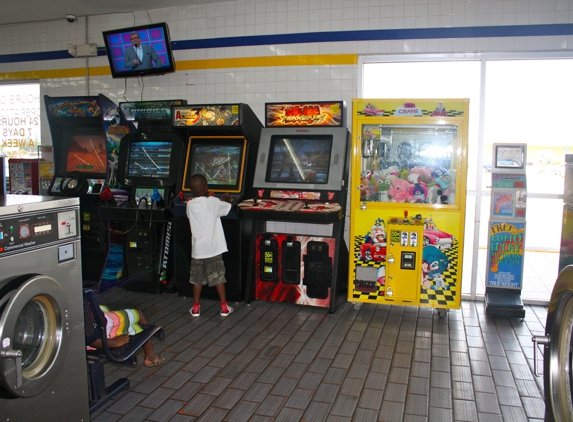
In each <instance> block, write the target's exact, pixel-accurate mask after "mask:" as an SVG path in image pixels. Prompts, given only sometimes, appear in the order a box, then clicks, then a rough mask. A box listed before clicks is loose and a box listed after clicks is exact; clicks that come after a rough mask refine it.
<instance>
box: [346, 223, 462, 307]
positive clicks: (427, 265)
mask: <svg viewBox="0 0 573 422" xmlns="http://www.w3.org/2000/svg"><path fill="white" fill-rule="evenodd" d="M423 224H424V239H423V249H422V267H421V270H420V272H416V273H415V274H413V277H414V278H413V280H404V282H405V283H410V282H416V283H419V284H420V304H421V305H423V306H431V307H444V306H447V307H449V306H452V305H453V304H454V302H455V301H456V300H457V296H458V295H459V294H460V293H459V291H458V273H457V267H458V260H459V257H458V242H457V240H456V239H455V237H454V236H452V235H451V234H449V233H446V232H443V231H441V230H439V229H438V228H437V226H436V225H435V224H434V222H433V220H432V217H431V216H430V217H428V218H425V219H424V220H423ZM386 230H387V229H386V224H385V222H384V220H383V219H381V218H378V219H376V220H375V221H374V224H373V225H372V227H371V229H370V230H369V231H368V232H367V233H366V234H365V235H364V236H357V237H356V238H355V244H354V253H355V256H356V257H357V261H356V266H355V282H354V286H353V290H354V293H353V297H354V299H361V300H368V301H372V300H374V301H376V300H377V298H382V297H383V296H385V295H386V271H387V270H386V265H387V262H386V260H387V237H388V235H387V231H386Z"/></svg>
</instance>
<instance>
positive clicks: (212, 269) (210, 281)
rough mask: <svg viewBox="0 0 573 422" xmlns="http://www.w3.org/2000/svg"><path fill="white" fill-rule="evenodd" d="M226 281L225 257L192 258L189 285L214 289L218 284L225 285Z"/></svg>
mask: <svg viewBox="0 0 573 422" xmlns="http://www.w3.org/2000/svg"><path fill="white" fill-rule="evenodd" d="M226 281H227V280H226V279H225V264H224V263H223V255H217V256H213V257H211V258H205V259H194V258H191V270H190V275H189V283H191V284H195V285H198V286H205V285H209V286H211V287H213V286H217V285H218V284H223V283H225V282H226Z"/></svg>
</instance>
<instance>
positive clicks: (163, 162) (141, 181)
mask: <svg viewBox="0 0 573 422" xmlns="http://www.w3.org/2000/svg"><path fill="white" fill-rule="evenodd" d="M182 153H183V143H182V142H181V140H180V139H179V137H178V136H177V135H175V134H174V133H169V132H165V133H130V134H128V135H125V136H124V137H123V138H122V140H121V143H120V146H119V164H118V180H119V182H120V183H121V184H123V185H125V186H146V187H152V188H153V187H171V186H173V185H175V183H177V179H178V177H179V167H180V162H181V161H180V160H181V156H182Z"/></svg>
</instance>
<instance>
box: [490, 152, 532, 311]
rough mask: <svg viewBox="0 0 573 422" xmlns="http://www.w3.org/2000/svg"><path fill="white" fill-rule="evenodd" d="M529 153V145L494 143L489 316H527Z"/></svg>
mask: <svg viewBox="0 0 573 422" xmlns="http://www.w3.org/2000/svg"><path fill="white" fill-rule="evenodd" d="M526 152H527V144H493V165H492V175H491V179H492V181H491V209H490V219H489V225H488V248H487V251H488V256H487V272H486V288H485V311H486V316H504V317H515V318H523V317H525V309H524V308H523V302H522V300H521V287H522V280H523V258H524V248H525V211H526V203H527V184H526V165H527V160H526Z"/></svg>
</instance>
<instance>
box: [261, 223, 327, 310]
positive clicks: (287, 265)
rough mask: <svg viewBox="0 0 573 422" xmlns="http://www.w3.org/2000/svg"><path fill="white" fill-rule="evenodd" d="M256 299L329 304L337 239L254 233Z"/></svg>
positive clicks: (317, 304) (303, 303) (316, 304)
mask: <svg viewBox="0 0 573 422" xmlns="http://www.w3.org/2000/svg"><path fill="white" fill-rule="evenodd" d="M257 245H258V247H257V254H256V267H257V271H256V273H257V274H258V276H257V277H256V279H257V280H256V298H257V299H260V300H267V301H272V302H286V303H295V304H299V305H308V306H318V307H328V306H329V304H330V295H331V288H330V284H331V279H332V263H333V260H334V251H335V247H336V239H335V238H332V237H313V236H298V235H289V234H277V233H272V234H268V233H266V234H265V233H262V234H259V235H257Z"/></svg>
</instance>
